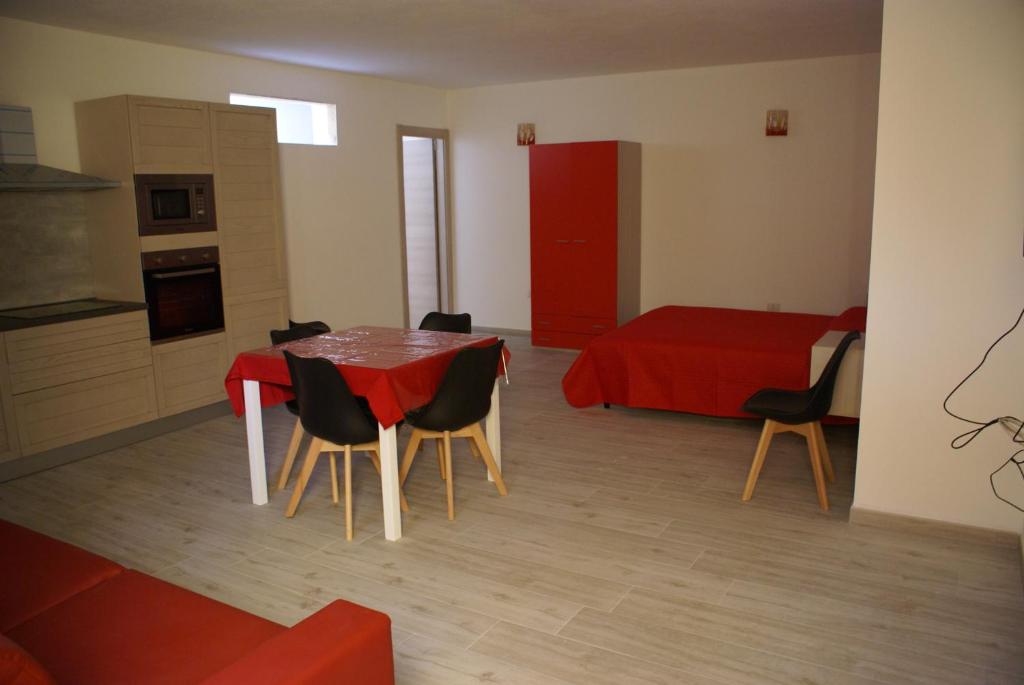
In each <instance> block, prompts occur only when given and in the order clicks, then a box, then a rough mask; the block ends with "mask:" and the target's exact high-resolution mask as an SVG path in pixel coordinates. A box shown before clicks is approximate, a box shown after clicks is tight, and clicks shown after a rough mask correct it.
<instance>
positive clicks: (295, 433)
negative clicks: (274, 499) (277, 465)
mask: <svg viewBox="0 0 1024 685" xmlns="http://www.w3.org/2000/svg"><path fill="white" fill-rule="evenodd" d="M303 432H304V431H303V430H302V421H300V420H299V419H295V428H293V429H292V438H291V440H289V441H288V453H287V454H285V455H284V464H282V465H281V473H280V474H278V476H277V489H278V490H284V486H286V485H288V476H290V475H292V464H294V463H295V457H296V456H298V454H299V443H301V442H302V434H303Z"/></svg>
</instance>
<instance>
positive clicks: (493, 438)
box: [484, 379, 501, 482]
mask: <svg viewBox="0 0 1024 685" xmlns="http://www.w3.org/2000/svg"><path fill="white" fill-rule="evenodd" d="M500 385H501V379H498V380H496V381H494V390H492V391H491V411H490V412H488V413H487V418H485V419H484V433H485V436H486V437H487V446H488V447H490V448H491V454H493V455H494V463H495V464H496V465H497V467H498V471H499V472H500V471H501V406H500V403H499V402H498V387H499V386H500ZM487 480H489V481H492V482H493V481H494V478H492V477H491V474H490V472H488V474H487Z"/></svg>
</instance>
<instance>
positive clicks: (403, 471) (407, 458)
mask: <svg viewBox="0 0 1024 685" xmlns="http://www.w3.org/2000/svg"><path fill="white" fill-rule="evenodd" d="M422 441H423V434H422V433H420V432H419V431H418V430H416V429H413V431H412V435H411V436H409V444H408V445H406V446H405V455H403V456H402V468H400V469H399V470H398V484H399V485H405V479H406V478H408V477H409V469H411V468H412V461H413V459H415V458H416V451H417V449H418V448H419V446H420V443H421V442H422Z"/></svg>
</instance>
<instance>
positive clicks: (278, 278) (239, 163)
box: [210, 105, 287, 299]
mask: <svg viewBox="0 0 1024 685" xmlns="http://www.w3.org/2000/svg"><path fill="white" fill-rule="evenodd" d="M210 117H211V121H212V129H213V160H214V174H215V179H216V180H215V183H214V185H215V191H216V197H217V228H218V232H219V233H220V248H221V281H222V283H223V286H224V297H225V298H227V299H230V298H232V297H233V296H238V295H247V294H253V293H268V292H271V291H277V290H281V291H283V290H284V289H285V288H286V287H287V274H286V267H285V253H284V237H283V234H282V229H281V202H280V181H279V171H278V158H277V113H276V112H275V111H274V110H272V109H267V108H263V107H242V106H238V105H210Z"/></svg>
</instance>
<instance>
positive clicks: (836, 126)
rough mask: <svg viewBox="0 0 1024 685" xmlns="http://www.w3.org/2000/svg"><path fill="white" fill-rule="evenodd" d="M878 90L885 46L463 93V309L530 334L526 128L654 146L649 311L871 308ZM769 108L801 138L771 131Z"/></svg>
mask: <svg viewBox="0 0 1024 685" xmlns="http://www.w3.org/2000/svg"><path fill="white" fill-rule="evenodd" d="M877 96H878V55H877V54H875V55H860V56H852V57H836V58H828V59H814V60H800V61H790V62H771V63H761V64H749V65H739V66H726V67H711V68H700V69H683V70H675V71H661V72H649V73H643V74H628V75H618V76H602V77H594V78H581V79H569V80H560V81H547V82H541V83H527V84H517V85H509V86H494V87H484V88H474V89H466V90H457V91H453V92H451V93H450V94H449V98H448V102H449V121H450V126H451V129H452V136H453V139H452V146H453V152H452V162H453V166H454V172H453V173H454V179H453V180H454V188H453V195H454V202H455V209H454V215H455V224H454V231H455V263H456V270H455V271H456V283H455V288H456V306H457V308H458V309H460V310H463V311H469V312H472V314H473V321H474V323H479V324H480V325H489V326H498V327H507V328H517V329H528V328H530V302H529V290H530V253H529V228H530V217H529V187H528V156H527V155H528V153H527V148H524V147H517V146H516V145H515V136H516V124H517V123H518V122H534V123H536V125H537V141H538V143H557V142H568V141H575V140H606V139H621V140H631V141H636V142H639V143H642V144H643V153H642V154H643V189H642V192H643V206H642V212H643V225H642V242H643V252H642V259H643V267H642V306H643V308H644V310H647V309H651V308H653V307H657V306H661V305H664V304H690V305H720V306H733V307H745V308H752V309H764V308H765V306H766V304H767V303H769V302H778V303H780V304H781V305H782V308H783V309H784V310H788V311H803V312H817V313H838V312H840V311H842V310H843V309H845V308H846V307H848V306H851V305H862V304H865V302H866V299H867V272H868V254H869V242H870V230H871V211H872V189H873V171H874V152H875V124H876V114H877ZM768 109H788V110H789V117H790V133H789V136H787V137H785V138H782V137H779V138H766V137H765V135H764V119H765V111H766V110H768Z"/></svg>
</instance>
